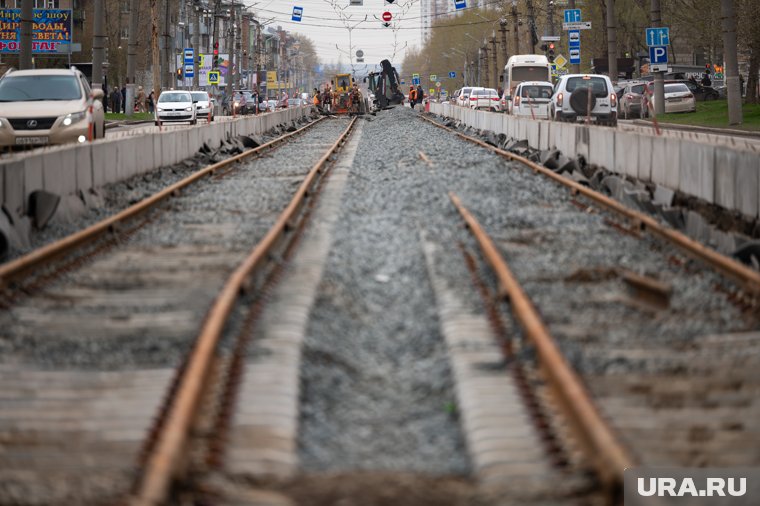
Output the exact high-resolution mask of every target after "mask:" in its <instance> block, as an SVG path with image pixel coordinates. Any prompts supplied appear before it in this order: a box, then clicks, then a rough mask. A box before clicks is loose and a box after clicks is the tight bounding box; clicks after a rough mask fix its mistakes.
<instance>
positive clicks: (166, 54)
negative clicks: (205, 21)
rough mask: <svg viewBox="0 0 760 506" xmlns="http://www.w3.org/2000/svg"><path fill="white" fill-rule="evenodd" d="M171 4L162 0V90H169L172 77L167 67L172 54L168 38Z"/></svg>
mask: <svg viewBox="0 0 760 506" xmlns="http://www.w3.org/2000/svg"><path fill="white" fill-rule="evenodd" d="M170 3H171V0H164V4H163V5H164V33H163V40H164V50H163V52H162V53H161V75H162V76H163V77H162V78H161V84H162V87H163V88H167V89H168V88H171V87H172V81H171V80H172V79H173V78H174V76H173V75H172V71H171V66H170V65H169V58H170V57H171V56H170V55H171V54H172V50H171V49H172V48H171V44H170V38H169V4H170Z"/></svg>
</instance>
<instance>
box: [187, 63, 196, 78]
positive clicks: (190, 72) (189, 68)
mask: <svg viewBox="0 0 760 506" xmlns="http://www.w3.org/2000/svg"><path fill="white" fill-rule="evenodd" d="M185 77H195V72H193V64H192V63H185Z"/></svg>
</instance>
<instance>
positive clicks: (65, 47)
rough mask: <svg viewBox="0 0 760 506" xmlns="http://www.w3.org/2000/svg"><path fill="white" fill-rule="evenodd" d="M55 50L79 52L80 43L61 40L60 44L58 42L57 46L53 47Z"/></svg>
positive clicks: (59, 51)
mask: <svg viewBox="0 0 760 506" xmlns="http://www.w3.org/2000/svg"><path fill="white" fill-rule="evenodd" d="M55 51H56V52H57V53H81V52H82V43H81V42H73V43H71V44H69V43H68V42H61V43H60V44H58V47H56V48H55Z"/></svg>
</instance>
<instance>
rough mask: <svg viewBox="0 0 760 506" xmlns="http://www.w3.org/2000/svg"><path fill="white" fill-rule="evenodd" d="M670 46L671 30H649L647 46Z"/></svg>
mask: <svg viewBox="0 0 760 506" xmlns="http://www.w3.org/2000/svg"><path fill="white" fill-rule="evenodd" d="M668 45H670V28H647V46H668Z"/></svg>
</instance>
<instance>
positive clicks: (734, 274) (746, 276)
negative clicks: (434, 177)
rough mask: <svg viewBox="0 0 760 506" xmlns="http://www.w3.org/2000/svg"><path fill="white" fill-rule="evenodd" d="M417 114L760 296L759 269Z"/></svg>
mask: <svg viewBox="0 0 760 506" xmlns="http://www.w3.org/2000/svg"><path fill="white" fill-rule="evenodd" d="M419 117H420V118H421V119H423V120H425V121H427V122H429V123H431V124H433V125H435V126H437V127H439V128H442V129H444V130H446V131H447V132H451V133H454V134H456V135H458V136H459V137H461V138H462V139H465V140H467V141H469V142H472V143H474V144H477V145H479V146H481V147H484V148H486V149H489V150H491V151H493V152H494V153H496V154H498V155H500V156H502V157H504V158H508V159H510V160H514V161H517V162H520V163H522V164H524V165H527V166H528V167H530V168H531V169H533V170H534V171H536V172H539V173H541V174H543V175H544V176H546V177H549V178H551V179H553V180H554V181H557V182H558V183H560V184H562V185H564V186H567V187H569V188H570V189H572V191H573V192H577V193H580V194H582V195H583V196H585V197H588V198H589V199H591V200H593V201H594V202H596V203H597V204H600V205H602V206H603V207H606V208H607V209H609V210H611V211H614V212H616V213H618V214H621V215H623V216H625V217H626V218H628V219H630V220H631V221H633V222H634V223H636V224H637V225H639V226H640V228H641V229H642V230H643V229H645V228H646V229H649V230H651V231H652V232H653V233H654V234H655V235H658V236H659V237H661V238H663V239H665V240H667V241H670V242H671V243H673V244H675V245H676V246H678V247H679V248H681V249H682V250H683V251H684V252H686V253H687V254H689V255H691V256H692V257H695V258H698V259H700V260H702V261H704V262H706V263H708V264H709V265H711V266H713V267H714V268H715V269H716V270H718V271H719V272H721V273H722V274H724V275H726V276H728V277H730V278H732V279H733V280H735V281H736V282H737V283H739V285H740V286H741V288H742V289H744V290H745V291H746V292H748V293H750V294H752V295H754V296H755V297H758V296H760V272H757V271H755V270H753V269H751V268H749V267H747V266H746V265H743V264H741V263H739V262H737V261H736V260H734V259H732V258H729V257H727V256H725V255H722V254H721V253H718V252H717V251H715V250H713V249H711V248H708V247H707V246H705V245H703V244H701V243H699V242H698V241H695V240H694V239H691V238H689V237H687V236H686V235H684V234H683V233H681V232H679V231H677V230H674V229H672V228H669V227H666V226H663V225H661V224H660V223H659V222H658V221H657V220H656V219H654V218H652V217H651V216H648V215H646V214H644V213H642V212H639V211H636V210H634V209H631V208H629V207H626V206H625V205H623V204H621V203H620V202H617V201H616V200H613V199H612V198H610V197H607V196H606V195H603V194H601V193H599V192H598V191H596V190H592V189H591V188H588V187H587V186H583V185H582V184H579V183H577V182H575V181H571V180H569V179H567V178H565V177H562V176H561V175H559V174H557V173H555V172H553V171H551V170H549V169H547V168H546V167H543V166H541V165H539V164H537V163H535V162H532V161H530V160H528V159H527V158H525V157H522V156H520V155H516V154H514V153H510V152H509V151H506V150H503V149H501V148H497V147H495V146H491V145H490V144H487V143H485V142H483V141H481V140H480V139H475V138H472V137H470V136H468V135H465V134H463V133H461V132H457V131H456V130H453V129H451V128H448V127H447V126H445V125H441V124H438V123H436V122H435V121H433V120H431V119H428V118H425V117H423V116H419Z"/></svg>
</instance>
